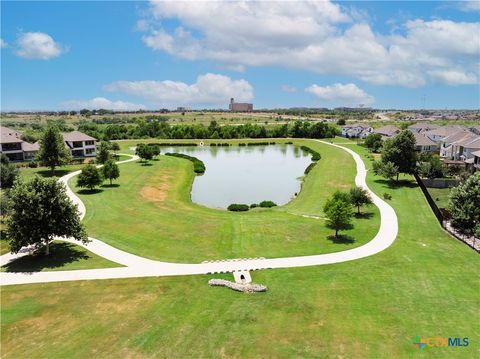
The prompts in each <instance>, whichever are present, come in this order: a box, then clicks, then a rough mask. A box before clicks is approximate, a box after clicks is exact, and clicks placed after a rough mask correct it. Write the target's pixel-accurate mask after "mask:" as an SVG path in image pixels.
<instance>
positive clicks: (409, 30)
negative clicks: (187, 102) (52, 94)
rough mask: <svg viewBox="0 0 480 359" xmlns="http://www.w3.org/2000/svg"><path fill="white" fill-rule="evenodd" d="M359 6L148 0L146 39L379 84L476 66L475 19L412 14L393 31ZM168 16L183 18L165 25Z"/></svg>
mask: <svg viewBox="0 0 480 359" xmlns="http://www.w3.org/2000/svg"><path fill="white" fill-rule="evenodd" d="M357 13H358V11H357V12H356V11H355V9H350V10H346V9H345V8H343V7H342V6H340V5H338V4H334V3H331V2H329V1H288V2H287V1H276V2H272V1H267V2H260V1H242V2H232V1H216V2H203V1H199V2H187V1H175V2H173V1H160V2H152V3H151V6H150V12H149V14H150V15H149V16H150V17H149V18H148V23H149V26H148V29H147V28H146V27H145V29H146V30H145V34H144V35H143V37H142V39H143V41H144V43H145V44H146V45H147V46H148V47H150V48H152V49H153V50H155V51H162V52H166V53H168V54H170V55H172V56H177V57H180V58H184V59H189V60H197V59H208V60H215V61H218V62H219V63H221V64H222V65H224V66H226V67H227V68H230V69H238V70H243V69H245V67H249V66H272V65H273V66H283V67H287V68H299V69H302V70H309V71H312V72H315V73H319V74H326V75H343V76H345V75H346V76H353V77H355V78H358V79H360V80H362V81H365V82H368V83H371V84H378V85H380V84H392V85H401V86H407V87H417V86H423V85H425V84H426V83H428V82H434V81H436V80H437V78H436V77H435V76H433V75H430V73H431V72H432V71H453V70H457V69H458V68H462V69H464V71H465V73H478V66H477V64H478V56H479V54H480V23H478V22H474V23H468V22H454V21H450V20H432V21H424V20H413V21H407V22H405V23H404V24H403V25H402V26H401V27H400V30H399V32H397V33H396V34H393V35H392V34H381V33H376V32H374V31H373V30H372V28H371V26H370V25H369V24H368V23H367V22H368V21H369V19H368V16H367V15H365V16H358V14H357ZM164 19H176V20H178V21H179V23H180V25H179V26H178V27H177V28H176V29H173V30H167V29H165V28H163V27H162V21H163V20H164ZM340 25H341V26H340ZM476 77H477V80H478V76H476ZM468 78H469V77H468ZM466 80H467V78H466ZM465 83H470V82H469V80H468V81H467V82H465Z"/></svg>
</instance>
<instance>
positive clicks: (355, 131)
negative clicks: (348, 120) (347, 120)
mask: <svg viewBox="0 0 480 359" xmlns="http://www.w3.org/2000/svg"><path fill="white" fill-rule="evenodd" d="M372 132H373V128H372V127H371V126H369V125H366V124H363V123H356V124H353V125H344V126H342V136H343V137H347V138H365V137H367V136H368V135H369V134H371V133H372Z"/></svg>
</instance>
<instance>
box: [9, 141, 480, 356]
mask: <svg viewBox="0 0 480 359" xmlns="http://www.w3.org/2000/svg"><path fill="white" fill-rule="evenodd" d="M351 148H352V149H355V150H356V151H358V152H359V153H361V154H362V155H365V154H366V151H365V150H364V149H363V148H361V147H359V146H357V145H351ZM322 154H323V153H322ZM365 162H366V163H367V165H369V163H370V162H369V161H365ZM402 179H403V180H404V182H403V185H402V186H399V187H395V188H389V187H388V185H387V184H386V183H385V182H384V181H383V180H381V179H379V178H377V177H375V176H374V175H373V173H372V172H369V174H368V183H369V186H370V187H371V188H372V189H373V190H374V191H375V192H376V193H377V194H380V195H381V194H383V193H384V192H389V193H391V194H392V195H393V199H392V201H391V202H390V203H391V205H392V206H393V207H394V208H395V210H396V212H397V215H398V219H399V236H398V238H397V240H396V241H395V243H394V244H393V245H392V246H391V247H390V248H388V249H387V250H385V251H383V252H381V253H379V254H376V255H374V256H372V257H368V258H364V259H361V260H357V261H352V262H346V263H340V264H333V265H325V266H318V267H306V268H296V269H278V270H264V271H257V272H253V273H252V277H253V279H254V281H255V282H258V283H262V284H265V285H267V286H268V288H269V291H268V292H266V293H257V294H245V293H237V292H233V291H231V290H228V289H226V288H211V287H209V286H208V285H207V281H208V279H210V278H213V277H215V278H217V277H219V276H207V275H205V276H187V277H168V278H167V277H165V278H143V279H126V280H99V281H83V282H69V283H49V284H35V285H20V286H8V287H3V288H2V295H1V314H2V322H1V325H2V327H1V329H2V330H1V343H2V349H1V351H2V352H1V355H2V357H3V358H25V357H28V358H45V357H48V358H65V357H69V358H84V357H88V356H95V357H121V358H123V357H138V358H153V357H175V358H191V357H205V358H221V357H233V358H243V357H246V358H250V357H262V358H265V357H266V358H291V357H302V358H420V357H421V358H461V359H464V358H475V357H479V355H480V352H479V346H478V343H479V341H480V332H479V324H478V323H480V312H479V310H478V308H479V305H480V294H479V293H480V278H479V274H478V273H479V271H480V266H479V261H478V255H477V254H476V253H475V252H474V251H472V250H471V249H469V248H468V247H467V246H465V245H463V244H461V243H459V242H458V241H456V240H454V239H452V238H451V237H450V236H448V235H447V234H446V233H445V232H444V231H443V230H442V229H441V228H440V226H439V225H438V223H437V221H436V219H435V217H434V215H433V214H432V212H431V210H430V208H429V206H428V204H427V202H426V201H425V198H424V197H423V194H422V192H421V191H420V189H419V188H418V187H417V186H416V184H415V182H414V181H413V179H412V178H411V177H403V178H402ZM222 277H224V278H231V276H230V275H223V276H222ZM416 336H421V337H449V336H452V337H455V336H459V337H468V338H469V341H470V345H469V346H468V347H466V348H455V347H447V348H436V347H431V348H430V347H426V348H424V349H423V350H422V351H421V352H419V351H418V349H416V348H415V346H414V345H413V342H414V340H415V337H416Z"/></svg>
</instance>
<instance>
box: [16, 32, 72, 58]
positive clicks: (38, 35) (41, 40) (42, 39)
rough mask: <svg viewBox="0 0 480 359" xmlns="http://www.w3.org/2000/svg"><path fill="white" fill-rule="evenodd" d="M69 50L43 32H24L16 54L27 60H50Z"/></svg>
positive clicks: (17, 45) (19, 37)
mask: <svg viewBox="0 0 480 359" xmlns="http://www.w3.org/2000/svg"><path fill="white" fill-rule="evenodd" d="M67 51H68V48H66V47H65V46H63V45H61V44H59V43H57V42H55V41H54V40H53V38H52V37H51V36H50V35H48V34H45V33H43V32H24V33H21V34H20V35H19V36H18V39H17V44H16V50H15V54H16V55H17V56H20V57H23V58H26V59H38V60H48V59H51V58H53V57H57V56H60V55H61V54H63V53H65V52H67Z"/></svg>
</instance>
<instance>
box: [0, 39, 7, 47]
mask: <svg viewBox="0 0 480 359" xmlns="http://www.w3.org/2000/svg"><path fill="white" fill-rule="evenodd" d="M7 46H8V44H7V43H6V42H5V41H3V39H1V38H0V48H2V49H3V48H4V47H7Z"/></svg>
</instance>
